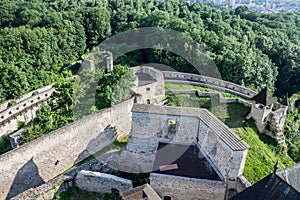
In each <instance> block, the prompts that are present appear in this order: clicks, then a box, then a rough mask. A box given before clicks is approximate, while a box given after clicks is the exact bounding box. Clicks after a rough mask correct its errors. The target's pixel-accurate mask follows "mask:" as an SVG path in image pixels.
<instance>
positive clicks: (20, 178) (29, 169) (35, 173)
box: [6, 158, 45, 200]
mask: <svg viewBox="0 0 300 200" xmlns="http://www.w3.org/2000/svg"><path fill="white" fill-rule="evenodd" d="M43 183H45V182H44V180H43V179H42V178H41V177H40V175H39V169H38V167H37V165H36V164H35V163H34V161H33V158H31V159H30V160H29V161H28V162H27V163H26V164H25V165H23V167H21V168H20V169H19V170H18V172H17V175H16V177H15V179H14V181H13V184H12V185H11V187H10V190H9V193H8V195H7V197H6V200H8V199H11V198H12V197H14V196H16V195H18V194H20V193H22V192H24V191H25V190H28V189H30V188H35V187H37V186H40V185H41V184H43Z"/></svg>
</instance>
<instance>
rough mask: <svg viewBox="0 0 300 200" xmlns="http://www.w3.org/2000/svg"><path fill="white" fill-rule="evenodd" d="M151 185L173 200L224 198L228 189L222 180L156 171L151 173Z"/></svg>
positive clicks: (219, 199)
mask: <svg viewBox="0 0 300 200" xmlns="http://www.w3.org/2000/svg"><path fill="white" fill-rule="evenodd" d="M150 185H151V187H152V188H153V189H154V190H155V191H156V192H157V193H158V195H159V196H161V197H162V198H164V197H165V196H169V197H171V199H172V200H173V199H174V200H182V199H186V200H192V199H203V200H205V199H207V200H212V199H214V200H223V199H224V198H225V191H226V184H225V183H224V182H221V181H213V180H204V179H195V178H186V177H180V176H172V175H164V174H156V173H151V174H150Z"/></svg>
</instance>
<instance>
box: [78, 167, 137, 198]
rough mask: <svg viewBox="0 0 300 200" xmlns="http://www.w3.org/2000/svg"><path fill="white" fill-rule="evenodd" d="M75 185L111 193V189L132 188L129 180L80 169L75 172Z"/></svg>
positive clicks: (80, 187) (89, 189)
mask: <svg viewBox="0 0 300 200" xmlns="http://www.w3.org/2000/svg"><path fill="white" fill-rule="evenodd" d="M75 185H76V186H77V187H78V188H79V189H82V190H85V191H89V192H98V193H111V191H112V189H117V190H118V191H119V192H124V191H126V190H129V189H132V188H133V185H132V181H131V180H128V179H124V178H120V177H117V176H114V175H110V174H106V173H100V172H92V171H86V170H82V171H80V172H79V173H78V174H77V176H76V178H75Z"/></svg>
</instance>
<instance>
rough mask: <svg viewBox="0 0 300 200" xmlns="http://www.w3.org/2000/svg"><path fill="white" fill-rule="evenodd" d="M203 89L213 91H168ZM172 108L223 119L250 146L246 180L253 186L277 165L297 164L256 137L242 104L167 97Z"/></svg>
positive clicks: (262, 137)
mask: <svg viewBox="0 0 300 200" xmlns="http://www.w3.org/2000/svg"><path fill="white" fill-rule="evenodd" d="M191 87H192V89H199V90H200V89H201V91H203V90H205V91H211V89H208V88H202V87H199V88H198V86H190V85H176V84H167V86H166V89H191ZM167 99H168V103H169V105H173V106H184V107H201V108H206V109H208V110H209V111H211V112H212V113H213V114H214V115H216V116H217V117H218V118H219V119H221V120H222V121H223V122H224V123H225V124H226V125H227V126H229V127H230V128H232V130H233V131H234V132H235V133H236V134H237V135H239V136H240V137H241V138H242V139H243V140H244V141H245V142H247V143H248V144H249V145H250V149H249V151H248V155H247V159H246V164H245V170H244V176H245V177H246V178H247V179H248V180H249V181H250V182H252V183H255V182H257V181H258V180H261V179H262V178H264V177H265V176H267V175H268V174H270V173H271V172H272V171H273V166H274V164H275V163H276V161H279V168H281V169H282V168H285V167H288V166H291V165H293V164H294V162H293V160H292V159H291V158H290V157H289V156H287V155H286V154H285V153H284V150H283V149H282V148H281V147H280V146H278V145H277V144H276V142H275V141H274V140H273V139H271V138H269V137H267V136H265V135H263V134H257V133H256V132H257V131H256V128H255V126H254V125H253V123H252V122H250V123H249V122H246V123H245V121H244V118H243V115H244V114H245V112H246V111H247V110H248V108H246V107H245V106H243V105H242V104H239V103H230V104H218V103H216V102H214V101H213V100H210V99H209V98H198V97H196V95H185V94H184V95H168V97H167Z"/></svg>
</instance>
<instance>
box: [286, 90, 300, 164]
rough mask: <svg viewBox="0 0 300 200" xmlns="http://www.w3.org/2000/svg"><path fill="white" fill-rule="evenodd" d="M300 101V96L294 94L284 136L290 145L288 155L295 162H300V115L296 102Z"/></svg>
mask: <svg viewBox="0 0 300 200" xmlns="http://www.w3.org/2000/svg"><path fill="white" fill-rule="evenodd" d="M299 100H300V94H294V95H293V96H292V97H291V98H290V102H291V105H290V107H289V110H288V114H287V117H286V122H285V128H284V134H285V137H286V140H287V144H288V154H289V155H290V156H291V158H293V160H294V161H296V162H300V121H299V120H300V113H299V109H300V108H299V107H297V105H296V102H297V101H299Z"/></svg>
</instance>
